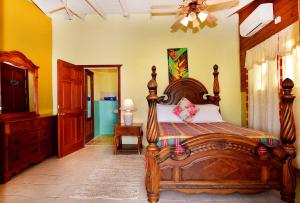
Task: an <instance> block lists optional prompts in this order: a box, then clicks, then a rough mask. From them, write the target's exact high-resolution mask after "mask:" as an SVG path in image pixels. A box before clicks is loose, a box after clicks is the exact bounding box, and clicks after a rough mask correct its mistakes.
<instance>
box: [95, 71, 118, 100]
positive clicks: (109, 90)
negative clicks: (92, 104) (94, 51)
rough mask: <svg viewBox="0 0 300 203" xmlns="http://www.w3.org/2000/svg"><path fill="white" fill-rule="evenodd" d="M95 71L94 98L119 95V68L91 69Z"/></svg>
mask: <svg viewBox="0 0 300 203" xmlns="http://www.w3.org/2000/svg"><path fill="white" fill-rule="evenodd" d="M90 70H91V71H93V72H94V100H100V99H103V97H105V96H118V70H117V69H90Z"/></svg>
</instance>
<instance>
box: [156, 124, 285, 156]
mask: <svg viewBox="0 0 300 203" xmlns="http://www.w3.org/2000/svg"><path fill="white" fill-rule="evenodd" d="M209 133H226V134H235V135H240V136H245V137H247V138H250V139H253V140H255V141H256V142H258V143H261V144H263V145H265V146H268V147H276V146H280V145H281V142H280V139H279V138H278V137H276V136H273V135H270V134H269V133H266V132H262V131H258V130H253V129H249V128H244V127H240V126H237V125H234V124H231V123H227V122H216V123H165V122H163V123H159V141H158V143H157V145H158V147H160V148H162V147H165V146H175V147H176V149H177V150H176V151H178V152H179V151H181V150H180V148H181V143H182V142H183V141H185V140H187V139H189V138H191V137H194V136H197V135H204V134H209ZM259 150H260V154H264V152H266V147H262V148H260V149H259Z"/></svg>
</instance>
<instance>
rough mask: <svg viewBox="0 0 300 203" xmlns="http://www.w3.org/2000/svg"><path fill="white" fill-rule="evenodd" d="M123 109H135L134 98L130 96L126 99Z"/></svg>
mask: <svg viewBox="0 0 300 203" xmlns="http://www.w3.org/2000/svg"><path fill="white" fill-rule="evenodd" d="M121 110H124V111H133V110H134V103H133V100H132V99H130V98H127V99H124V101H123V104H122V108H121Z"/></svg>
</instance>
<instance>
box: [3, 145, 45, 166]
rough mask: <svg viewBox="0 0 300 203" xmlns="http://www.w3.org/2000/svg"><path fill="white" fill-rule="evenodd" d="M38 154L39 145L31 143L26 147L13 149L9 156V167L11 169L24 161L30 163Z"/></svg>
mask: <svg viewBox="0 0 300 203" xmlns="http://www.w3.org/2000/svg"><path fill="white" fill-rule="evenodd" d="M39 156H40V146H39V145H38V144H37V145H33V146H30V147H28V148H26V149H23V150H19V151H14V152H11V153H10V156H9V168H10V169H13V168H16V167H18V166H19V165H21V164H24V163H27V162H28V163H31V160H34V159H35V158H38V157H39Z"/></svg>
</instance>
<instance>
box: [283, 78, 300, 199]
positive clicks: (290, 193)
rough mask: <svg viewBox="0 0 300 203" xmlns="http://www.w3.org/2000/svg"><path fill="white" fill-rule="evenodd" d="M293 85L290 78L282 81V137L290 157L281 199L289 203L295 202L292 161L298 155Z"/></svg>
mask: <svg viewBox="0 0 300 203" xmlns="http://www.w3.org/2000/svg"><path fill="white" fill-rule="evenodd" d="M293 87H294V83H293V81H292V80H291V79H289V78H287V79H285V80H284V81H283V83H282V89H283V95H282V96H281V101H282V112H283V114H282V115H281V130H280V138H281V141H282V144H283V148H284V149H285V150H286V152H287V154H288V157H287V159H286V161H285V163H284V165H283V175H282V184H283V187H282V189H281V199H282V200H284V201H287V202H288V203H294V201H295V188H296V175H295V172H294V170H293V166H292V161H293V159H294V158H295V157H296V149H295V146H294V142H295V141H296V129H295V121H294V114H293V102H294V99H295V96H294V95H292V94H291V92H292V89H293Z"/></svg>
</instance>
